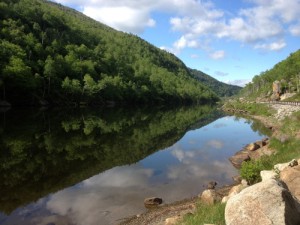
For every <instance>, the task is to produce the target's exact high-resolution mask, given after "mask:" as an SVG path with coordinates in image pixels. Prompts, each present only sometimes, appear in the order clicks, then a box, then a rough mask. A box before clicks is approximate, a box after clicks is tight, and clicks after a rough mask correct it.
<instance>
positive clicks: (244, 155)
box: [229, 150, 250, 169]
mask: <svg viewBox="0 0 300 225" xmlns="http://www.w3.org/2000/svg"><path fill="white" fill-rule="evenodd" d="M249 160H250V156H249V153H248V152H247V151H244V150H243V151H239V152H237V153H235V155H234V156H231V157H230V158H229V161H230V162H231V163H232V165H233V166H234V167H235V168H237V169H240V168H241V166H242V163H243V162H245V161H249Z"/></svg>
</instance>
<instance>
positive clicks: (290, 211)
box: [225, 179, 300, 225]
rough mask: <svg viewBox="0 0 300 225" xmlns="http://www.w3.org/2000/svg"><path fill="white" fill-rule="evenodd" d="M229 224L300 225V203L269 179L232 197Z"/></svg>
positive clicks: (226, 218)
mask: <svg viewBox="0 0 300 225" xmlns="http://www.w3.org/2000/svg"><path fill="white" fill-rule="evenodd" d="M225 220H226V224H227V225H253V224H259V225H282V224H286V225H296V224H300V211H299V202H298V201H295V199H294V198H293V197H292V195H291V194H290V192H288V190H287V189H285V188H283V187H281V186H280V185H279V183H278V182H277V181H275V180H272V179H269V180H266V181H264V182H260V183H257V184H255V185H253V186H250V187H248V188H246V189H244V190H243V191H241V192H240V193H239V194H237V195H235V196H233V197H231V198H230V199H229V200H228V202H227V205H226V208H225Z"/></svg>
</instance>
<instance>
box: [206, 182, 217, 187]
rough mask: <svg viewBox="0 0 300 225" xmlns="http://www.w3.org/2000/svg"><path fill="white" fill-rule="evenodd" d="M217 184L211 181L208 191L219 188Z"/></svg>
mask: <svg viewBox="0 0 300 225" xmlns="http://www.w3.org/2000/svg"><path fill="white" fill-rule="evenodd" d="M217 184H218V183H217V182H216V181H210V182H208V184H207V189H215V187H216V186H217Z"/></svg>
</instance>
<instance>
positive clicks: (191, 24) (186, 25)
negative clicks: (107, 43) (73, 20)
mask: <svg viewBox="0 0 300 225" xmlns="http://www.w3.org/2000/svg"><path fill="white" fill-rule="evenodd" d="M54 1H56V2H59V3H62V4H65V5H69V6H73V7H74V6H75V7H76V8H80V9H82V11H83V13H85V14H86V15H88V16H90V17H92V18H94V19H96V20H98V21H100V22H103V23H105V24H107V25H109V26H112V27H113V28H116V29H118V30H122V31H125V32H131V33H137V34H139V33H142V32H143V31H144V29H145V28H146V27H153V26H155V25H156V24H157V23H159V22H160V21H155V19H154V18H153V17H152V16H151V15H152V13H153V12H157V11H158V12H167V13H169V15H171V18H170V26H171V28H170V29H172V30H173V31H175V32H180V33H181V38H180V39H179V40H177V41H176V42H175V43H174V44H173V48H174V49H172V51H173V52H176V51H177V53H178V52H180V50H183V49H184V48H199V43H201V45H202V50H204V51H206V52H207V53H208V55H212V53H211V50H210V51H208V50H207V49H205V48H204V47H203V46H204V45H205V44H206V41H207V40H213V39H228V40H234V41H238V42H241V44H242V45H243V44H249V45H251V46H253V47H255V48H264V49H265V50H270V51H276V50H278V49H281V48H284V47H285V45H284V44H283V42H281V44H280V45H276V44H275V43H279V42H280V40H282V39H283V38H284V37H285V34H286V33H287V32H289V33H290V34H292V35H294V36H299V35H300V28H299V24H300V21H299V12H300V1H299V0H289V1H287V0H248V2H250V3H251V4H252V5H250V6H249V5H248V7H247V8H242V9H240V10H239V11H237V13H236V14H235V15H234V14H228V13H225V12H223V11H222V10H220V9H217V8H216V7H215V6H214V4H213V3H212V1H209V0H207V1H199V0H160V1H153V0H140V1H136V0H114V1H108V0H54ZM270 38H271V39H272V40H273V41H274V44H273V45H271V44H268V41H269V40H270ZM203 43H204V44H203ZM268 45H269V46H268ZM259 46H260V47H259ZM169 48H170V47H169ZM206 48H209V47H206ZM213 56H214V55H213ZM215 56H216V57H217V58H218V57H219V58H222V56H221V55H219V56H217V55H215Z"/></svg>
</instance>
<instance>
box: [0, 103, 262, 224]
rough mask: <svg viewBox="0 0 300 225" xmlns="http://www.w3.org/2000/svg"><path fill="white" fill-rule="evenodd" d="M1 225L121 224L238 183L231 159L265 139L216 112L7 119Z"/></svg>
mask: <svg viewBox="0 0 300 225" xmlns="http://www.w3.org/2000/svg"><path fill="white" fill-rule="evenodd" d="M0 135H1V136H0V146H1V149H0V150H1V151H0V181H1V182H0V224H1V225H2V224H3V225H4V224H5V225H7V224H24V225H27V224H40V225H50V224H51V225H53V224H57V225H58V224H68V225H69V224H74V225H96V224H97V225H99V224H103V225H110V224H118V223H119V222H121V219H122V218H126V217H129V216H131V215H135V214H139V213H142V212H144V211H145V209H144V206H143V200H144V198H146V197H151V196H158V197H162V198H163V200H164V202H165V203H170V202H173V201H177V200H182V199H184V198H190V197H193V196H195V195H197V194H199V193H200V192H201V191H202V190H203V186H204V185H205V184H207V183H208V182H209V181H212V180H214V181H217V182H218V185H219V186H221V185H223V184H228V183H231V182H232V176H234V175H236V174H237V171H236V169H235V168H234V167H233V166H232V165H231V164H230V162H229V161H228V158H229V157H230V156H232V155H233V154H234V153H235V152H236V151H238V150H240V149H241V148H242V147H243V146H244V145H246V144H247V143H250V142H252V141H256V140H259V139H261V138H262V137H264V136H265V135H266V133H265V132H264V130H263V129H262V128H260V126H259V124H258V123H255V122H253V121H250V120H247V119H243V118H236V117H234V116H226V115H223V114H222V113H221V112H218V111H216V110H215V109H214V108H212V107H209V106H192V107H181V108H172V109H166V108H159V109H154V108H152V109H149V108H148V109H138V108H136V109H130V110H129V109H126V110H124V109H105V110H104V109H98V110H95V109H94V110H90V109H89V110H88V109H64V110H62V109H57V110H44V111H43V110H36V109H30V110H28V109H27V110H20V109H18V110H13V109H11V110H9V111H6V112H1V127H0Z"/></svg>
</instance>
